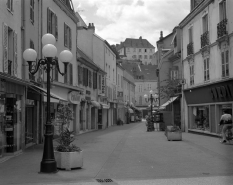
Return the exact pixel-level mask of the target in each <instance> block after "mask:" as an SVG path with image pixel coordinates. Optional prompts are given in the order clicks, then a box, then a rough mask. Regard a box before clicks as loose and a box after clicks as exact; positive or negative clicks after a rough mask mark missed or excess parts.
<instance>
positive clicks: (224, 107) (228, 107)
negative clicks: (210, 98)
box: [222, 104, 232, 109]
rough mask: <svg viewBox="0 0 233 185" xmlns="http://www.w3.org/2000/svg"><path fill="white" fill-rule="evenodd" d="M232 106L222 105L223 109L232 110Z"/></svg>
mask: <svg viewBox="0 0 233 185" xmlns="http://www.w3.org/2000/svg"><path fill="white" fill-rule="evenodd" d="M231 108H232V107H231V104H226V105H222V109H231Z"/></svg>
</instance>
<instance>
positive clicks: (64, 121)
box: [56, 104, 81, 152]
mask: <svg viewBox="0 0 233 185" xmlns="http://www.w3.org/2000/svg"><path fill="white" fill-rule="evenodd" d="M56 118H57V119H58V120H60V121H61V125H60V129H59V130H60V134H59V138H58V140H57V141H58V143H59V145H58V146H57V147H56V150H57V151H59V152H75V151H81V149H80V148H79V147H77V146H76V145H74V144H71V143H72V142H73V141H74V140H75V138H74V135H73V131H70V130H69V125H70V121H71V120H73V111H72V109H71V108H70V107H69V106H68V105H65V104H59V106H58V112H57V116H56Z"/></svg>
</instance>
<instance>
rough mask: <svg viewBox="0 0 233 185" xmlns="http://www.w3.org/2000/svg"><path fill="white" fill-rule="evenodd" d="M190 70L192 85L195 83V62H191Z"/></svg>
mask: <svg viewBox="0 0 233 185" xmlns="http://www.w3.org/2000/svg"><path fill="white" fill-rule="evenodd" d="M189 72H190V85H194V64H190V66H189Z"/></svg>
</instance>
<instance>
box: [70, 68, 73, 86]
mask: <svg viewBox="0 0 233 185" xmlns="http://www.w3.org/2000/svg"><path fill="white" fill-rule="evenodd" d="M70 85H73V65H72V64H70Z"/></svg>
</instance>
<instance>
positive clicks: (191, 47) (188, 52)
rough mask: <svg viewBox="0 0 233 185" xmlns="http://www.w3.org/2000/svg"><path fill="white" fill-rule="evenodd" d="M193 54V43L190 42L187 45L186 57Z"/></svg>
mask: <svg viewBox="0 0 233 185" xmlns="http://www.w3.org/2000/svg"><path fill="white" fill-rule="evenodd" d="M191 54H193V42H190V43H189V44H188V45H187V56H189V55H191Z"/></svg>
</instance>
